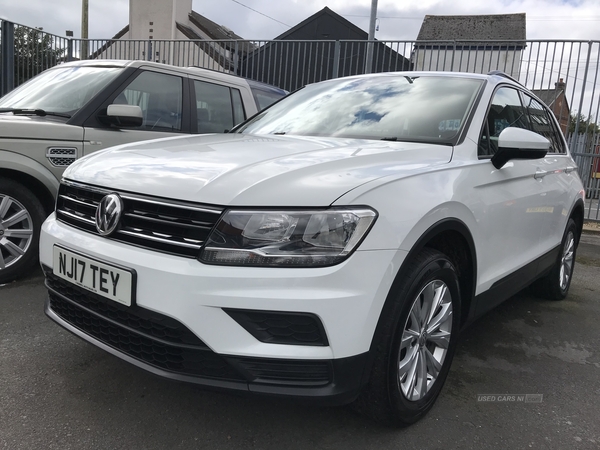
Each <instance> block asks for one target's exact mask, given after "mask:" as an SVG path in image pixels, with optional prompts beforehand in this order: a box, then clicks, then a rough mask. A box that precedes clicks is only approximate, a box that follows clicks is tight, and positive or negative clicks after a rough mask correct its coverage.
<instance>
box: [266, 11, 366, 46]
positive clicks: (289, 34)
mask: <svg viewBox="0 0 600 450" xmlns="http://www.w3.org/2000/svg"><path fill="white" fill-rule="evenodd" d="M324 17H328V18H330V19H333V21H334V22H337V23H338V24H339V25H340V27H337V30H336V31H337V33H336V35H335V36H331V35H330V34H327V33H321V32H320V31H325V30H317V29H316V28H315V27H314V26H312V25H313V24H314V23H317V22H318V21H319V20H320V19H323V18H324ZM341 29H343V30H344V36H341V35H339V32H340V30H341ZM328 31H330V30H328ZM331 31H333V30H331ZM317 34H319V35H317ZM308 35H310V36H308ZM368 37H369V35H368V34H367V32H366V31H364V30H363V29H361V28H359V27H357V26H356V25H354V24H353V23H352V22H350V21H349V20H347V19H345V18H344V17H342V16H340V15H339V14H338V13H336V12H335V11H333V10H331V9H329V8H328V7H327V6H326V7H325V8H323V9H322V10H320V11H317V12H316V13H314V14H313V15H312V16H310V17H307V18H306V19H304V20H303V21H302V22H300V23H299V24H297V25H295V26H293V27H292V28H290V29H289V30H287V31H286V32H285V33H282V34H280V35H279V36H277V37H276V38H274V40H276V41H281V40H285V39H319V40H320V39H333V40H338V39H361V40H366V39H368Z"/></svg>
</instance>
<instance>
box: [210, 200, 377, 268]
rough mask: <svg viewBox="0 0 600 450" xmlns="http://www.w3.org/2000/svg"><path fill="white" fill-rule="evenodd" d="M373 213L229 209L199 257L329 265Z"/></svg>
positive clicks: (348, 249) (343, 254)
mask: <svg viewBox="0 0 600 450" xmlns="http://www.w3.org/2000/svg"><path fill="white" fill-rule="evenodd" d="M376 217H377V213H376V212H375V211H373V210H372V209H369V208H367V207H360V208H330V209H326V210H299V211H294V210H290V211H268V210H264V211H244V210H229V211H227V212H226V213H225V214H224V215H223V217H222V218H221V219H220V220H219V222H218V223H217V225H216V226H215V228H214V229H213V231H212V233H211V234H210V236H209V237H208V239H207V240H206V244H205V246H204V247H203V249H202V250H201V252H200V255H199V259H200V261H202V262H204V263H208V264H223V265H231V266H263V267H264V266H269V267H272V266H275V267H316V266H330V265H333V264H337V263H339V262H341V261H343V260H344V259H346V258H347V257H348V256H349V255H350V253H352V251H353V250H354V249H355V248H356V247H357V246H358V244H359V243H360V242H361V241H362V239H363V238H364V237H365V236H366V234H367V232H368V231H369V229H370V228H371V226H372V225H373V222H375V219H376Z"/></svg>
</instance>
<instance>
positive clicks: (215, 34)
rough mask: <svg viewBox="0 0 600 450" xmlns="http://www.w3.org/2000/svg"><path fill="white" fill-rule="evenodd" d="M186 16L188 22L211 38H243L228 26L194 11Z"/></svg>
mask: <svg viewBox="0 0 600 450" xmlns="http://www.w3.org/2000/svg"><path fill="white" fill-rule="evenodd" d="M188 17H189V19H190V22H192V23H193V24H194V25H196V26H197V27H198V28H200V29H201V30H202V31H204V32H205V33H206V34H207V35H209V36H210V37H211V38H212V39H229V40H231V39H244V38H243V37H241V36H238V35H237V34H235V33H234V32H233V31H231V30H230V29H229V28H227V27H224V26H222V25H219V24H218V23H215V22H213V21H212V20H210V19H207V18H206V17H204V16H202V15H200V14H198V13H197V12H196V11H192V12H191V13H190V14H189V16H188Z"/></svg>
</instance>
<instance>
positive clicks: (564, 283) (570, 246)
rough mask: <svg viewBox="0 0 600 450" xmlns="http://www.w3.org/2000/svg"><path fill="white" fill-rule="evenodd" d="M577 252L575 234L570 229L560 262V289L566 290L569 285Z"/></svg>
mask: <svg viewBox="0 0 600 450" xmlns="http://www.w3.org/2000/svg"><path fill="white" fill-rule="evenodd" d="M574 252H575V235H574V234H573V232H572V231H570V230H569V232H568V234H567V238H566V239H565V245H564V246H563V252H562V257H561V262H560V273H559V277H560V280H559V283H560V289H561V290H562V291H564V290H565V289H567V287H568V286H569V280H570V279H571V274H572V273H573V257H574Z"/></svg>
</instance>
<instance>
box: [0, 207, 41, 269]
mask: <svg viewBox="0 0 600 450" xmlns="http://www.w3.org/2000/svg"><path fill="white" fill-rule="evenodd" d="M32 241H33V220H32V218H31V215H30V214H29V212H28V211H27V209H26V208H25V207H24V206H23V205H22V204H21V203H20V202H18V201H17V200H16V199H14V198H13V197H10V196H8V195H0V270H2V269H5V268H7V267H9V266H11V265H13V264H14V263H16V262H17V261H18V260H19V259H21V258H22V257H23V255H24V254H25V252H27V249H28V248H29V246H30V245H31V242H32Z"/></svg>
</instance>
